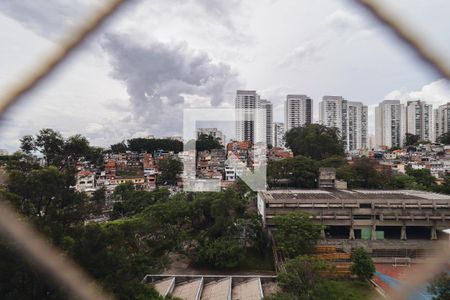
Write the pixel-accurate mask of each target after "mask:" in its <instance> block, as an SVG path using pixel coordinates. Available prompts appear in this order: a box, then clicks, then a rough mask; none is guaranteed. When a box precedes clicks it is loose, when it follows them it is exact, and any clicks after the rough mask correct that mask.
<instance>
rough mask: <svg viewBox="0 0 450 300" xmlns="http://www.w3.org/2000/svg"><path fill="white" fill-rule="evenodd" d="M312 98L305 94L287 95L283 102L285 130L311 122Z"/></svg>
mask: <svg viewBox="0 0 450 300" xmlns="http://www.w3.org/2000/svg"><path fill="white" fill-rule="evenodd" d="M312 107H313V105H312V99H311V98H310V97H308V96H306V95H287V96H286V101H285V102H284V121H285V130H286V131H289V130H291V129H292V128H295V127H301V126H304V125H307V124H311V123H312Z"/></svg>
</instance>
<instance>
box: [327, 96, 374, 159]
mask: <svg viewBox="0 0 450 300" xmlns="http://www.w3.org/2000/svg"><path fill="white" fill-rule="evenodd" d="M319 118H320V122H321V124H323V125H325V126H327V127H336V128H337V129H339V132H340V134H341V137H342V140H343V141H344V143H345V145H346V150H347V151H351V150H359V149H365V148H367V142H368V141H367V126H368V125H367V122H368V119H367V106H365V105H363V104H362V103H361V102H353V101H347V100H345V99H344V98H343V97H341V96H324V97H323V98H322V102H320V103H319Z"/></svg>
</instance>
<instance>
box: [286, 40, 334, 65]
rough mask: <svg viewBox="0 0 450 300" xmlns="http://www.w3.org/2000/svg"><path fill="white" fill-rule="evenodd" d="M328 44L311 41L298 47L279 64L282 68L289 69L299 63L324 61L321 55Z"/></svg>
mask: <svg viewBox="0 0 450 300" xmlns="http://www.w3.org/2000/svg"><path fill="white" fill-rule="evenodd" d="M325 44H326V42H325V41H323V40H319V39H314V40H309V41H306V42H304V43H302V44H301V45H299V46H297V47H296V48H295V49H294V50H293V51H292V52H291V53H289V54H288V55H287V56H286V57H285V58H283V60H282V61H281V62H280V63H279V66H280V67H288V66H291V65H293V64H298V63H299V62H305V61H309V62H311V61H313V62H317V61H320V60H322V59H323V57H322V56H321V55H320V51H321V49H322V48H323V47H324V46H325Z"/></svg>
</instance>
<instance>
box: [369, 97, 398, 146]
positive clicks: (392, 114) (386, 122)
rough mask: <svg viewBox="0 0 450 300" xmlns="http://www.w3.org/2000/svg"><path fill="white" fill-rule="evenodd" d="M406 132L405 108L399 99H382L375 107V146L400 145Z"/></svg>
mask: <svg viewBox="0 0 450 300" xmlns="http://www.w3.org/2000/svg"><path fill="white" fill-rule="evenodd" d="M405 133H406V108H405V105H403V104H401V103H400V100H384V101H383V102H381V103H380V104H378V107H376V108H375V143H376V146H377V147H383V146H384V147H389V148H392V147H402V146H403V143H404V140H405Z"/></svg>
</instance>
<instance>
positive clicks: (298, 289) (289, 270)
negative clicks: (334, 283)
mask: <svg viewBox="0 0 450 300" xmlns="http://www.w3.org/2000/svg"><path fill="white" fill-rule="evenodd" d="M284 266H285V269H286V271H284V272H282V273H280V274H279V275H278V278H277V280H278V283H279V285H280V287H281V288H282V289H283V291H285V292H288V293H290V294H291V295H293V296H294V299H305V300H307V299H308V300H309V299H316V297H315V295H316V294H317V291H318V289H320V285H321V282H322V280H323V279H324V278H325V277H326V274H327V273H330V271H331V266H330V265H329V263H327V262H326V261H323V260H318V259H316V258H312V257H309V256H298V257H296V258H294V259H290V260H287V261H286V263H285V265H284ZM288 299H289V298H288Z"/></svg>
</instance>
